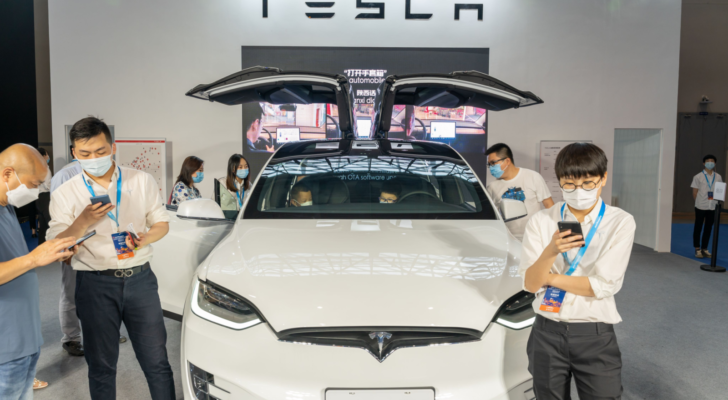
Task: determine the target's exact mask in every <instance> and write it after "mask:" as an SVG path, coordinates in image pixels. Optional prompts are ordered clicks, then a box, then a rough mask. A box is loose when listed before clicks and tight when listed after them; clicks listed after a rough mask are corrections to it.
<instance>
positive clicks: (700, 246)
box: [690, 154, 723, 258]
mask: <svg viewBox="0 0 728 400" xmlns="http://www.w3.org/2000/svg"><path fill="white" fill-rule="evenodd" d="M716 160H717V158H715V156H714V155H712V154H708V155H706V156H705V157H703V170H702V171H700V172H699V173H698V174H697V175H695V176H694V177H693V183H692V184H691V185H690V187H691V188H693V199H695V227H694V228H693V246H694V247H695V258H703V257H707V258H710V257H712V254H710V252H709V251H708V242H709V241H710V233H711V232H712V228H713V223H714V222H715V206H716V205H717V204H718V202H717V201H715V200H713V190H714V189H715V182H723V178H722V177H721V176H720V174H719V173H717V172H715V171H714V169H715V161H716ZM718 223H720V221H718ZM701 228H702V230H703V237H702V241H701V237H700V230H701Z"/></svg>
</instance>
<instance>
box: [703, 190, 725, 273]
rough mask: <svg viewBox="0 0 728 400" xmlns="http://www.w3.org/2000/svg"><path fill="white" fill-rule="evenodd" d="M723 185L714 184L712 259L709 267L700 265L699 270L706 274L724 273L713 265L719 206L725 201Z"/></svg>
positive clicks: (718, 223) (716, 251)
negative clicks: (715, 202) (715, 201)
mask: <svg viewBox="0 0 728 400" xmlns="http://www.w3.org/2000/svg"><path fill="white" fill-rule="evenodd" d="M725 188H726V185H725V183H722V184H721V183H719V182H716V185H715V192H714V196H713V199H715V200H717V203H718V204H717V205H716V206H715V223H714V224H713V249H712V250H713V251H712V253H713V254H712V257H711V258H710V265H701V266H700V269H702V270H703V271H708V272H725V268H724V267H720V266H717V265H715V264H716V261H717V260H718V231H719V230H720V229H719V228H720V209H721V205H722V204H723V202H724V201H725Z"/></svg>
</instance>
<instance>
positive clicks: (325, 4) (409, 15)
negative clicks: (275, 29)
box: [262, 0, 483, 21]
mask: <svg viewBox="0 0 728 400" xmlns="http://www.w3.org/2000/svg"><path fill="white" fill-rule="evenodd" d="M262 2H263V18H268V0H262ZM334 4H336V2H334V1H307V2H306V6H307V7H308V8H313V9H327V10H326V11H327V12H307V13H306V16H307V17H308V18H311V19H321V18H325V19H329V18H333V17H334V13H333V12H328V11H330V9H331V8H332V7H333V6H334ZM356 8H371V9H377V10H378V12H375V13H359V14H357V16H356V19H384V3H383V2H369V1H362V0H356ZM462 10H474V11H477V12H478V21H482V20H483V4H464V3H456V4H455V21H459V20H460V11H462ZM430 18H432V14H415V13H413V12H412V0H405V4H404V19H407V20H413V19H414V20H423V19H430Z"/></svg>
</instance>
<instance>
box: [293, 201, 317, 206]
mask: <svg viewBox="0 0 728 400" xmlns="http://www.w3.org/2000/svg"><path fill="white" fill-rule="evenodd" d="M296 203H298V202H296ZM312 205H313V201H311V200H309V201H304V202H303V203H298V206H299V207H308V206H312Z"/></svg>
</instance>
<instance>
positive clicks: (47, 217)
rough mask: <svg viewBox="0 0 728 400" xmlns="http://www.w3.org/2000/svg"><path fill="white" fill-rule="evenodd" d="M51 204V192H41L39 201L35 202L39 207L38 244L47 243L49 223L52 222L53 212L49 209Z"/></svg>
mask: <svg viewBox="0 0 728 400" xmlns="http://www.w3.org/2000/svg"><path fill="white" fill-rule="evenodd" d="M50 204H51V194H50V193H49V192H45V193H41V194H40V195H39V196H38V201H36V202H35V205H36V207H37V208H38V245H41V244H43V243H45V240H46V239H45V237H46V232H47V231H48V224H50V222H51V213H50V210H49V207H50Z"/></svg>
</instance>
